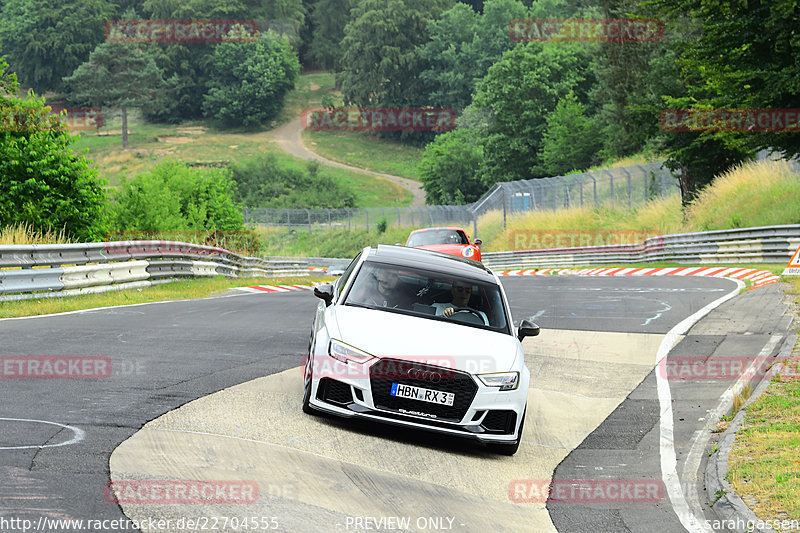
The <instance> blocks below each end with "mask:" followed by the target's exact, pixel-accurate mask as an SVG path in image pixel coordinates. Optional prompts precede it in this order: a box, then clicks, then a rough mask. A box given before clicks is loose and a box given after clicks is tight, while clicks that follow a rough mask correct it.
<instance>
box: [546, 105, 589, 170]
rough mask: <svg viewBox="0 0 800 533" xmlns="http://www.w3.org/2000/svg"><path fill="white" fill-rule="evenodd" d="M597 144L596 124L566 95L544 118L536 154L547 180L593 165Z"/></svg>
mask: <svg viewBox="0 0 800 533" xmlns="http://www.w3.org/2000/svg"><path fill="white" fill-rule="evenodd" d="M601 143H602V141H601V139H600V135H599V131H598V127H597V124H596V123H595V122H594V120H593V119H592V118H589V117H587V116H586V114H585V109H584V106H583V104H581V103H580V102H579V101H578V99H577V98H576V97H575V94H574V93H573V92H572V91H570V92H569V93H568V94H567V95H566V96H565V97H564V98H562V99H561V100H560V101H559V102H558V105H557V106H556V108H555V109H554V110H553V112H552V113H550V114H549V115H548V116H547V129H545V131H544V134H543V135H542V149H541V150H540V151H539V158H540V160H541V166H542V168H543V170H544V172H545V173H546V174H548V175H551V176H561V175H564V174H566V173H567V172H569V171H570V170H584V169H586V168H588V167H590V166H591V165H592V163H594V162H596V154H597V152H598V151H599V150H600V147H601Z"/></svg>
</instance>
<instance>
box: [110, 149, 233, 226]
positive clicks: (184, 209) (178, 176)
mask: <svg viewBox="0 0 800 533" xmlns="http://www.w3.org/2000/svg"><path fill="white" fill-rule="evenodd" d="M235 189H236V185H235V183H234V181H233V179H232V178H231V175H230V171H229V170H227V169H219V168H208V169H204V168H188V167H186V166H185V165H184V164H183V163H180V162H177V161H165V162H163V163H160V164H159V165H158V166H156V167H155V168H154V169H153V170H152V171H150V172H146V173H144V174H139V175H138V176H136V177H135V178H133V179H131V180H128V181H124V182H123V184H122V186H121V188H120V190H119V192H118V193H117V194H116V196H115V198H114V200H115V201H114V205H113V213H114V222H115V228H116V230H117V231H171V230H225V231H233V230H239V229H241V228H242V227H243V223H244V217H243V215H242V212H241V209H240V207H239V206H238V205H237V204H236V203H235V202H234V200H233V196H234V192H235Z"/></svg>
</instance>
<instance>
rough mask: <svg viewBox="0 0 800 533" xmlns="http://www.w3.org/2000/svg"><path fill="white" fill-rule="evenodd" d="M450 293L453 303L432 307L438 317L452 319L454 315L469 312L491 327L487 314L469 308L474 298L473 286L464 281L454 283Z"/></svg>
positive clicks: (433, 305)
mask: <svg viewBox="0 0 800 533" xmlns="http://www.w3.org/2000/svg"><path fill="white" fill-rule="evenodd" d="M450 293H451V294H452V295H453V301H452V302H451V303H434V304H431V305H432V307H435V308H436V315H437V316H443V317H445V318H450V317H451V316H453V314H455V313H458V312H459V311H460V312H469V313H471V314H475V315H477V316H479V317H480V318H481V320H483V324H484V325H485V326H488V325H489V319H488V318H487V317H486V313H484V312H483V311H480V310H478V309H474V308H472V307H470V306H469V298H470V296H472V285H470V284H468V283H465V282H463V281H454V282H453V286H452V287H451V288H450Z"/></svg>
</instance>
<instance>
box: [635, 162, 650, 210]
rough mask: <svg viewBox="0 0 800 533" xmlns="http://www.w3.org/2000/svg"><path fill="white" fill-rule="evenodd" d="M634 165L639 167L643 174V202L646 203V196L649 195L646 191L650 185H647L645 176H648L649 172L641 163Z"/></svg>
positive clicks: (648, 190)
mask: <svg viewBox="0 0 800 533" xmlns="http://www.w3.org/2000/svg"><path fill="white" fill-rule="evenodd" d="M636 166H637V167H639V169H640V170H641V171H642V174H643V178H642V179H643V180H644V203H647V199H648V196H649V194H648V193H649V192H650V187H649V186H648V183H647V178H648V177H649V174H648V172H647V169H646V168H644V167H643V166H642V165H636Z"/></svg>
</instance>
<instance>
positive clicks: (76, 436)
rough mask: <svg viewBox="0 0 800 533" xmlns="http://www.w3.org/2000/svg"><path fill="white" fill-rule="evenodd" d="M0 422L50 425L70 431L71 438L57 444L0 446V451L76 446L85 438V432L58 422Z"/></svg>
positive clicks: (15, 420) (28, 420)
mask: <svg viewBox="0 0 800 533" xmlns="http://www.w3.org/2000/svg"><path fill="white" fill-rule="evenodd" d="M0 420H9V421H11V422H35V423H37V424H50V425H51V426H58V427H60V428H64V429H68V430H70V431H72V433H73V436H72V438H71V439H70V440H68V441H65V442H60V443H58V444H32V445H23V446H0V450H30V449H35V448H57V447H58V446H69V445H70V444H77V443H78V442H80V441H82V440H83V439H84V438H85V437H86V432H85V431H83V430H82V429H80V428H76V427H73V426H67V425H66V424H59V423H58V422H49V421H47V420H35V419H32V418H0Z"/></svg>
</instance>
